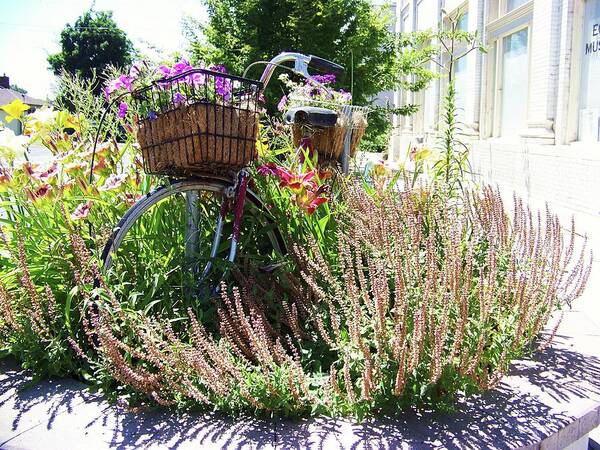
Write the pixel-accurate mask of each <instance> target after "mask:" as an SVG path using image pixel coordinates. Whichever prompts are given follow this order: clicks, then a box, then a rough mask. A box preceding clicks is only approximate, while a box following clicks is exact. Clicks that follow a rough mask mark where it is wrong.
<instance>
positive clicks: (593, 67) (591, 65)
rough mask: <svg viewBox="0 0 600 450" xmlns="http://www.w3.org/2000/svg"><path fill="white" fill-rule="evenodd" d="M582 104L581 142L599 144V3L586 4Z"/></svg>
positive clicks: (580, 121)
mask: <svg viewBox="0 0 600 450" xmlns="http://www.w3.org/2000/svg"><path fill="white" fill-rule="evenodd" d="M583 17H584V19H583V20H584V26H583V45H582V51H583V55H582V56H581V90H580V96H581V98H580V101H579V108H580V109H579V140H580V141H587V142H589V141H593V142H597V141H600V89H598V80H600V0H587V1H586V2H585V14H584V16H583Z"/></svg>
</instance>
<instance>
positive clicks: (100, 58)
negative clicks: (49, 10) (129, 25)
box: [48, 10, 134, 91]
mask: <svg viewBox="0 0 600 450" xmlns="http://www.w3.org/2000/svg"><path fill="white" fill-rule="evenodd" d="M60 44H61V47H62V50H61V52H60V53H56V54H54V55H50V56H49V57H48V63H49V64H50V69H52V70H53V71H54V73H55V74H57V75H58V74H60V73H61V72H62V71H63V70H64V71H66V72H68V73H70V74H72V75H78V76H81V77H82V78H84V79H86V80H91V79H93V78H94V73H98V74H102V73H103V72H104V70H105V69H106V67H107V66H109V65H113V66H118V67H123V66H127V65H129V64H130V63H131V61H132V56H133V52H134V49H133V44H132V43H131V41H130V40H129V39H128V38H127V35H126V33H125V32H124V31H123V30H121V29H120V28H119V27H118V26H117V24H116V23H115V21H114V20H113V18H112V12H111V11H91V10H90V11H87V12H85V13H84V14H83V15H82V16H80V17H79V18H78V19H77V21H76V22H75V24H74V25H71V24H67V25H66V26H65V28H64V29H63V30H62V32H61V34H60ZM99 89H100V87H99V86H96V90H98V91H99Z"/></svg>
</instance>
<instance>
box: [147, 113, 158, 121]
mask: <svg viewBox="0 0 600 450" xmlns="http://www.w3.org/2000/svg"><path fill="white" fill-rule="evenodd" d="M148 119H150V122H153V121H155V120H156V113H155V112H154V111H150V112H148Z"/></svg>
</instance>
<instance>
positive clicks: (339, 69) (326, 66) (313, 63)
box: [308, 55, 345, 75]
mask: <svg viewBox="0 0 600 450" xmlns="http://www.w3.org/2000/svg"><path fill="white" fill-rule="evenodd" d="M308 65H309V66H310V67H313V68H315V69H317V70H320V71H322V72H329V73H332V74H334V75H340V74H342V73H344V71H345V69H344V67H343V66H340V65H339V64H336V63H334V62H333V61H329V60H327V59H324V58H319V57H318V56H314V55H310V62H309V63H308Z"/></svg>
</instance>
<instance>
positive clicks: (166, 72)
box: [156, 65, 171, 77]
mask: <svg viewBox="0 0 600 450" xmlns="http://www.w3.org/2000/svg"><path fill="white" fill-rule="evenodd" d="M156 70H157V72H158V73H159V74H161V75H162V76H163V77H168V76H170V75H171V69H170V68H169V67H167V66H164V65H163V66H160V67H159V68H158V69H156Z"/></svg>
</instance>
